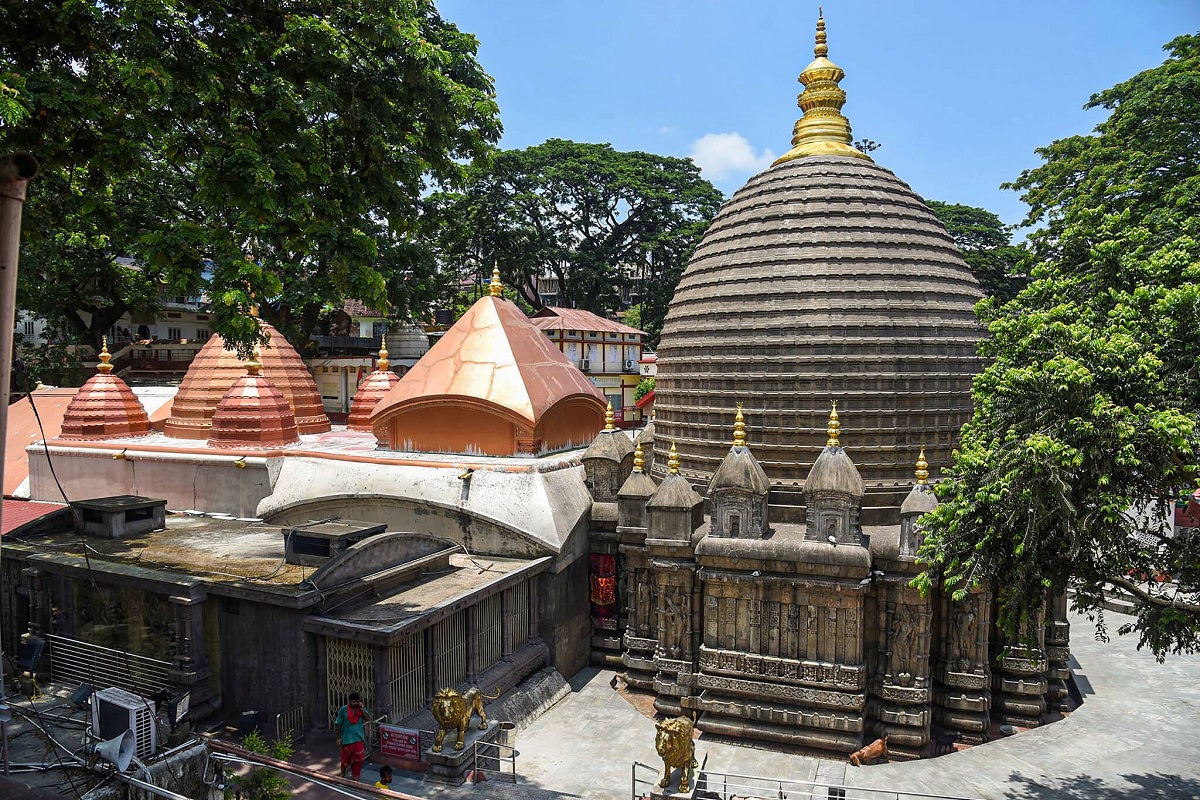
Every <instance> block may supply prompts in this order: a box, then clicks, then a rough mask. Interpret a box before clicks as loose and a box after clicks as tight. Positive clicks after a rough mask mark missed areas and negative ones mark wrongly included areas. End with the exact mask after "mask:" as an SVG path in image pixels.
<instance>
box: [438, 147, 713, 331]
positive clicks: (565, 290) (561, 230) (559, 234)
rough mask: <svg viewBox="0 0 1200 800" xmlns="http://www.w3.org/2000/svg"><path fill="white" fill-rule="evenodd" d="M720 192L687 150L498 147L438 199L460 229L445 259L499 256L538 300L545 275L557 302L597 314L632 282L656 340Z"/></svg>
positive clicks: (466, 268) (489, 260) (513, 280)
mask: <svg viewBox="0 0 1200 800" xmlns="http://www.w3.org/2000/svg"><path fill="white" fill-rule="evenodd" d="M721 201H722V196H721V193H720V192H719V191H718V190H717V189H716V187H714V186H713V185H712V184H711V183H709V182H708V181H706V180H705V179H704V178H702V177H700V170H699V169H698V168H697V167H696V165H695V164H694V163H693V162H692V161H690V160H688V159H681V158H671V157H667V156H658V155H654V154H651V153H640V152H632V153H622V152H618V151H616V150H613V148H612V147H611V146H610V145H607V144H584V143H578V142H571V141H566V140H563V139H550V140H548V141H546V142H544V143H543V144H540V145H537V146H535V147H530V148H527V149H525V150H505V151H501V152H498V153H496V154H495V155H494V157H493V159H492V160H491V162H490V163H480V164H479V165H477V166H476V167H475V168H474V169H473V170H472V172H471V177H470V182H469V185H468V188H467V189H466V191H465V192H463V193H461V194H444V195H441V196H439V197H436V198H434V202H435V205H436V206H437V207H438V209H439V212H438V213H439V214H440V218H441V219H442V220H444V221H445V222H446V224H447V225H448V226H450V227H453V228H454V230H456V231H457V233H448V234H447V236H446V241H445V249H444V252H443V257H444V258H445V259H446V260H447V261H448V262H449V263H452V264H455V265H457V266H458V267H459V269H460V271H462V272H464V273H469V272H475V273H477V274H480V275H490V274H491V269H492V266H493V264H498V265H499V267H500V270H501V273H502V275H503V279H504V282H505V284H507V285H512V286H515V287H516V288H517V290H518V291H519V292H520V293H521V295H522V296H523V297H524V298H525V299H526V301H527V302H529V304H530V305H532V306H533V307H534V308H540V307H541V306H542V302H541V298H540V296H539V294H538V291H537V278H538V276H541V275H548V276H553V277H555V278H557V279H558V286H559V290H558V297H559V300H558V303H559V304H560V305H565V306H572V307H576V308H584V309H587V310H589V311H593V312H595V313H597V314H600V315H601V316H611V315H612V314H613V312H616V311H618V310H620V309H621V307H622V300H621V294H622V291H623V290H627V289H632V290H633V292H634V294H637V295H638V297H639V300H640V303H641V306H642V311H641V323H642V325H643V330H645V331H646V332H647V333H648V334H649V340H650V344H651V345H653V342H654V341H656V340H657V336H658V332H659V331H660V330H661V329H662V322H663V319H664V317H665V316H666V310H667V305H668V304H669V303H670V301H671V297H672V295H673V294H674V291H675V285H676V284H677V283H678V282H679V277H680V275H681V274H682V273H683V268H684V266H685V265H686V264H687V259H688V258H689V257H690V256H691V253H692V250H693V249H695V246H696V245H697V244H698V243H699V241H700V237H701V236H703V235H704V231H705V230H707V228H708V223H709V222H710V221H711V220H712V218H713V216H715V215H716V212H717V210H718V209H719V207H720V205H721Z"/></svg>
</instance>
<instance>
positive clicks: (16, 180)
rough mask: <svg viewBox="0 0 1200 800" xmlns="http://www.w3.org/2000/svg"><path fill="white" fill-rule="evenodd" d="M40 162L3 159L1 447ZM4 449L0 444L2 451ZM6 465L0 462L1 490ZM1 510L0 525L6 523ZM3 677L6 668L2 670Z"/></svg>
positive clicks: (3, 713) (3, 733) (1, 693)
mask: <svg viewBox="0 0 1200 800" xmlns="http://www.w3.org/2000/svg"><path fill="white" fill-rule="evenodd" d="M37 170H38V163H37V159H36V158H34V157H33V156H32V155H30V154H29V153H13V154H11V155H6V156H0V443H4V442H7V440H8V439H7V437H8V386H9V383H10V382H11V381H12V377H11V376H12V353H13V328H14V327H15V326H16V314H17V254H18V252H19V249H20V248H19V245H20V239H21V209H22V207H23V206H24V205H25V184H26V183H28V182H29V180H30V179H32V178H33V176H34V175H37ZM2 446H4V445H3V444H0V447H2ZM3 484H4V462H3V460H0V486H2V485H3ZM3 513H4V512H3V509H2V508H0V521H2V519H3ZM3 663H4V626H3V620H0V664H3ZM0 673H3V668H2V667H0ZM6 698H7V694H6V692H5V690H4V681H2V680H0V738H2V739H3V740H4V745H3V751H2V753H0V758H2V759H3V764H4V774H5V775H8V774H9V773H8V720H9V718H10V712H9V709H8V703H7V702H6Z"/></svg>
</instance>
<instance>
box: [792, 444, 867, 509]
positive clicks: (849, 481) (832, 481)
mask: <svg viewBox="0 0 1200 800" xmlns="http://www.w3.org/2000/svg"><path fill="white" fill-rule="evenodd" d="M804 491H805V493H809V492H842V493H843V494H848V495H850V496H851V497H862V496H863V494H864V493H865V488H864V487H863V479H862V476H861V475H859V474H858V468H857V467H855V466H854V462H853V461H851V460H850V456H848V455H847V454H846V450H845V448H842V447H826V448H825V449H824V450H822V451H821V455H819V456H817V463H815V464H813V468H812V472H810V473H809V474H808V480H807V481H805V483H804Z"/></svg>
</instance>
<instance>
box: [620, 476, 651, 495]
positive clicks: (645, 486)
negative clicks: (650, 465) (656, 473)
mask: <svg viewBox="0 0 1200 800" xmlns="http://www.w3.org/2000/svg"><path fill="white" fill-rule="evenodd" d="M657 489H658V484H657V483H655V482H654V478H651V477H650V473H648V472H631V473H630V474H629V477H628V478H626V479H625V482H624V483H623V484H621V488H620V489H619V490H618V491H617V497H636V498H642V499H649V498H650V497H651V496H652V495H653V494H654V492H655V491H656V490H657Z"/></svg>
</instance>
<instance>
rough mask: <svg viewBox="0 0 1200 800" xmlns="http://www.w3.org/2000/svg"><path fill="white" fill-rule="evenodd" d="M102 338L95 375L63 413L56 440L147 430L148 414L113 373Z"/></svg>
mask: <svg viewBox="0 0 1200 800" xmlns="http://www.w3.org/2000/svg"><path fill="white" fill-rule="evenodd" d="M110 360H112V356H110V355H109V353H108V341H107V339H105V341H104V344H103V347H101V350H100V364H99V366H97V367H96V369H97V370H98V371H97V372H96V374H95V375H93V376H92V377H90V378H88V381H87V383H85V384H84V385H83V386H81V387H80V389H79V391H78V392H76V393H75V396H74V397H73V398H71V403H70V404H69V405H68V406H67V410H66V412H65V413H64V414H63V420H62V430H61V431H60V432H59V434H58V438H59V439H71V440H84V439H115V438H117V437H119V436H145V435H146V434H148V433H150V432H151V431H150V417H149V416H147V414H146V409H145V407H143V406H142V402H141V401H140V400H138V399H137V396H136V395H134V393H133V390H132V389H130V388H129V386H128V385H127V384H126V383H125V381H123V380H121V379H120V378H118V377H117V376H116V375H113V374H112V364H109V363H108V362H109V361H110Z"/></svg>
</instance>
